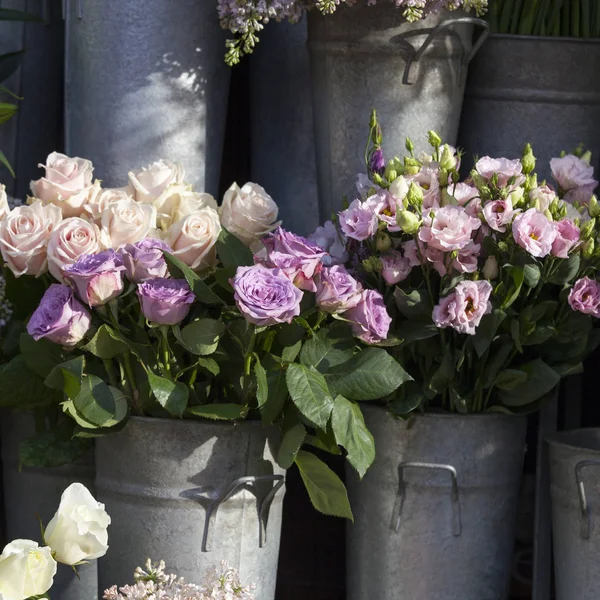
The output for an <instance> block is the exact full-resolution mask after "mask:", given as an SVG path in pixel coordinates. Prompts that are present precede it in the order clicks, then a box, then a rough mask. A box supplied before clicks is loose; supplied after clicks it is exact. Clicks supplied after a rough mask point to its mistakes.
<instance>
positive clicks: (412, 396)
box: [389, 381, 425, 417]
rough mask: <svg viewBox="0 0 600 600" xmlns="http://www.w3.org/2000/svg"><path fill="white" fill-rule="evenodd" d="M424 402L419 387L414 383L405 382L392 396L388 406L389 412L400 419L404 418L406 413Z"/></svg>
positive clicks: (423, 396)
mask: <svg viewBox="0 0 600 600" xmlns="http://www.w3.org/2000/svg"><path fill="white" fill-rule="evenodd" d="M424 400H425V395H424V394H423V390H422V388H421V385H420V384H419V383H417V382H416V381H407V382H406V383H405V384H404V385H403V386H402V387H401V388H400V389H399V390H398V393H397V394H395V395H394V398H393V400H392V401H391V402H390V404H389V408H390V411H391V412H393V413H394V414H395V415H398V416H400V417H406V415H408V413H410V412H412V411H413V410H415V408H418V407H419V405H420V404H421V402H423V401H424Z"/></svg>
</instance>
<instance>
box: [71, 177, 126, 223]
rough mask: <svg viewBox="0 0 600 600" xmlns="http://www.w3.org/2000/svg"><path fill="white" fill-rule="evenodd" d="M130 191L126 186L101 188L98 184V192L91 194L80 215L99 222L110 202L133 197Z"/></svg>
mask: <svg viewBox="0 0 600 600" xmlns="http://www.w3.org/2000/svg"><path fill="white" fill-rule="evenodd" d="M131 191H132V190H128V188H107V189H105V190H101V189H100V186H98V193H97V194H95V195H93V196H92V197H91V199H90V201H89V202H88V203H87V204H86V205H85V206H84V207H83V209H84V211H85V213H84V214H83V215H82V216H84V217H85V218H86V219H90V220H91V221H94V222H96V223H99V222H100V219H101V218H102V213H103V212H104V211H105V210H106V209H107V208H108V207H109V206H110V205H111V204H113V203H114V202H118V201H119V200H131V199H133V196H132V195H131V193H130V192H131Z"/></svg>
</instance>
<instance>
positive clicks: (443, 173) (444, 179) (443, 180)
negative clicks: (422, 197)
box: [438, 169, 448, 187]
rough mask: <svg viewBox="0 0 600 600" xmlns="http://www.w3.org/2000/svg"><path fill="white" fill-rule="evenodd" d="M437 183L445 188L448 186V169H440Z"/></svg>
mask: <svg viewBox="0 0 600 600" xmlns="http://www.w3.org/2000/svg"><path fill="white" fill-rule="evenodd" d="M438 181H439V182H440V186H442V187H446V186H447V185H448V169H440V171H439V173H438Z"/></svg>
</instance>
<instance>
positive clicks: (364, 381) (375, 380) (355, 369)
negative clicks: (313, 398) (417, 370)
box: [326, 348, 412, 400]
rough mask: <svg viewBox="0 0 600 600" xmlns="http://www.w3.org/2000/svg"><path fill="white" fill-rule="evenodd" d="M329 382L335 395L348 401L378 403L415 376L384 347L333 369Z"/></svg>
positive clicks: (365, 350) (361, 353)
mask: <svg viewBox="0 0 600 600" xmlns="http://www.w3.org/2000/svg"><path fill="white" fill-rule="evenodd" d="M326 380H327V383H328V384H329V389H330V390H331V391H332V393H333V394H335V395H336V396H337V395H340V396H344V398H348V400H378V399H379V398H384V397H385V396H388V395H389V394H391V393H392V392H394V391H396V390H397V389H398V388H399V387H400V386H401V385H402V384H403V383H404V382H406V381H411V380H412V377H411V376H410V375H409V374H408V373H407V372H406V371H405V370H404V369H403V368H402V367H401V366H400V364H399V363H398V362H397V361H396V360H394V359H393V358H392V357H391V356H390V355H389V354H388V353H387V352H386V351H385V350H383V349H381V348H366V349H364V350H362V351H361V352H358V353H357V354H355V355H354V356H353V357H352V358H351V359H350V360H347V361H346V362H345V363H342V364H340V365H337V366H335V367H333V368H332V369H331V370H330V371H329V372H328V373H327V374H326Z"/></svg>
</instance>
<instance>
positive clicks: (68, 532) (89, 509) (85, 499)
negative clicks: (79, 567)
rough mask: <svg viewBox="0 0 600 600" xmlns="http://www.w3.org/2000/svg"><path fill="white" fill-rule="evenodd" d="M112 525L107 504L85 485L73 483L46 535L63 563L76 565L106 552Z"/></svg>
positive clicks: (67, 490)
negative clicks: (108, 529) (109, 529)
mask: <svg viewBox="0 0 600 600" xmlns="http://www.w3.org/2000/svg"><path fill="white" fill-rule="evenodd" d="M109 525H110V517H109V516H108V514H107V513H106V511H105V510H104V504H100V503H99V502H96V500H95V498H94V497H93V496H92V494H90V492H89V490H88V489H87V488H86V487H85V486H84V485H82V484H81V483H73V484H72V485H70V486H69V487H68V488H67V489H66V490H65V491H64V492H63V494H62V496H61V499H60V505H59V507H58V510H57V511H56V514H55V515H54V517H52V520H51V521H50V523H48V527H46V532H45V534H44V537H45V539H46V543H47V544H48V546H50V548H52V552H54V553H55V556H56V559H57V560H58V561H59V562H61V563H63V564H65V565H76V564H78V563H80V562H82V561H84V560H94V559H96V558H100V557H101V556H104V555H105V554H106V551H107V550H108V531H107V528H108V526H109Z"/></svg>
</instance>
